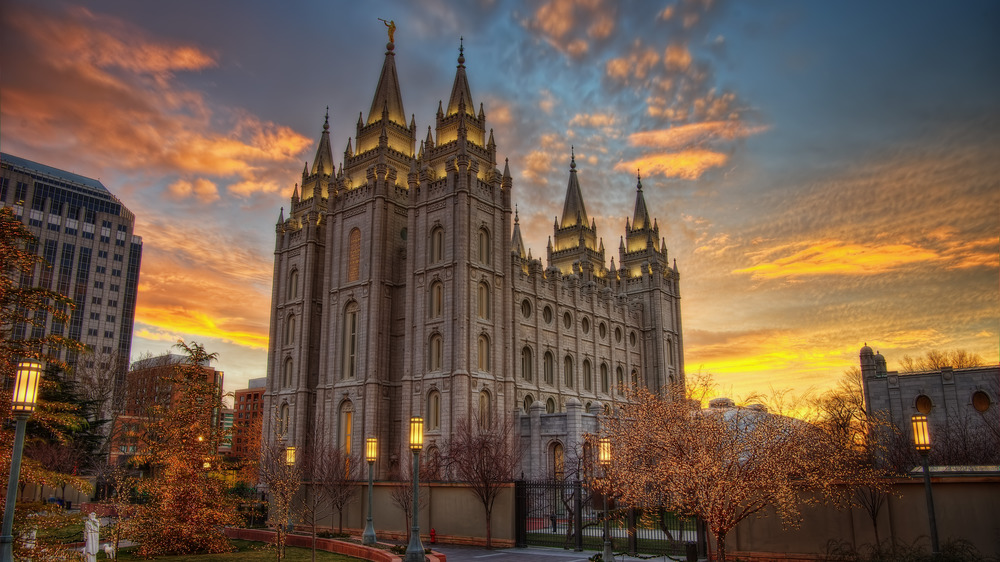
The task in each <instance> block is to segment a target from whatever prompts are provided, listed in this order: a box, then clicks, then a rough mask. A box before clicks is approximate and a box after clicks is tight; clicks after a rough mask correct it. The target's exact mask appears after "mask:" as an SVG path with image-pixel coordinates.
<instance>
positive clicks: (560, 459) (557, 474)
mask: <svg viewBox="0 0 1000 562" xmlns="http://www.w3.org/2000/svg"><path fill="white" fill-rule="evenodd" d="M565 476H566V458H565V455H564V454H563V446H562V444H561V443H556V444H555V445H553V446H552V478H554V479H556V480H562V479H563V478H564V477H565Z"/></svg>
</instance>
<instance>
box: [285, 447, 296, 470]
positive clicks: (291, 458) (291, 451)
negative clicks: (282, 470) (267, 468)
mask: <svg viewBox="0 0 1000 562" xmlns="http://www.w3.org/2000/svg"><path fill="white" fill-rule="evenodd" d="M285 464H287V465H288V466H295V447H285Z"/></svg>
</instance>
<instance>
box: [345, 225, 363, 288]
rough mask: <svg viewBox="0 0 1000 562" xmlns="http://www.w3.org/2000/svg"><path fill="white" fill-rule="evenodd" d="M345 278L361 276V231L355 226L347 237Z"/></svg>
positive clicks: (356, 278) (353, 279)
mask: <svg viewBox="0 0 1000 562" xmlns="http://www.w3.org/2000/svg"><path fill="white" fill-rule="evenodd" d="M347 248H348V249H347V280H348V281H357V280H358V279H360V278H361V231H360V230H358V229H357V228H355V229H354V230H352V231H351V233H350V234H349V235H348V237H347Z"/></svg>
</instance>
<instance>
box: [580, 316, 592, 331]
mask: <svg viewBox="0 0 1000 562" xmlns="http://www.w3.org/2000/svg"><path fill="white" fill-rule="evenodd" d="M580 327H581V328H583V333H585V334H589V333H590V320H588V319H586V318H584V319H583V320H581V321H580Z"/></svg>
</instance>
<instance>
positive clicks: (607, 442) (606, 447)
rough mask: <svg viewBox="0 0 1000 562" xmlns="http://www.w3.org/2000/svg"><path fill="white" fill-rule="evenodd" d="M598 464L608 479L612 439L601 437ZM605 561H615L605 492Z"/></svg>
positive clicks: (598, 444) (605, 493)
mask: <svg viewBox="0 0 1000 562" xmlns="http://www.w3.org/2000/svg"><path fill="white" fill-rule="evenodd" d="M597 462H599V463H600V464H601V466H602V467H603V468H604V478H607V477H608V467H610V466H611V439H609V438H607V437H601V439H600V440H599V441H598V442H597ZM603 559H604V560H614V559H615V547H614V545H613V544H612V543H611V523H610V516H609V515H608V491H607V490H605V491H604V555H603Z"/></svg>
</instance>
